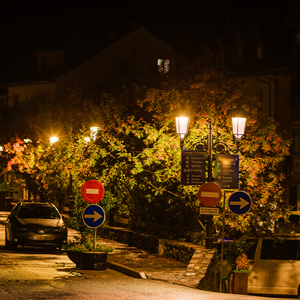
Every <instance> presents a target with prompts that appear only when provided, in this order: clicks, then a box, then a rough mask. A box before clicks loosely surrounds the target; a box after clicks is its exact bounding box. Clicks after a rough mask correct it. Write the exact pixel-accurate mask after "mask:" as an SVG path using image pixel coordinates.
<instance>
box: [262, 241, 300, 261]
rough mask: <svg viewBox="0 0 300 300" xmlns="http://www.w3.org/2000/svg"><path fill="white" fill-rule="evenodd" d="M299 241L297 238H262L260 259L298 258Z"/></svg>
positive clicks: (299, 258) (299, 257)
mask: <svg viewBox="0 0 300 300" xmlns="http://www.w3.org/2000/svg"><path fill="white" fill-rule="evenodd" d="M299 250H300V241H297V240H271V239H270V240H269V239H266V240H263V243H262V248H261V255H260V258H261V259H275V260H300V253H299Z"/></svg>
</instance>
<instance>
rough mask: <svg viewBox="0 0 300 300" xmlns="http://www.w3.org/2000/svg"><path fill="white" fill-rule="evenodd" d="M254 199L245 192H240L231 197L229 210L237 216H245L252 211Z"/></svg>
mask: <svg viewBox="0 0 300 300" xmlns="http://www.w3.org/2000/svg"><path fill="white" fill-rule="evenodd" d="M251 205H252V199H251V197H250V195H249V194H248V193H246V192H244V191H238V192H235V193H233V194H231V196H230V197H229V200H228V206H229V209H230V210H231V211H232V212H233V213H234V214H237V215H243V214H245V213H247V212H248V211H249V210H250V209H251Z"/></svg>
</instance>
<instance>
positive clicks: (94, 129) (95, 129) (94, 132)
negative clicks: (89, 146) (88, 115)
mask: <svg viewBox="0 0 300 300" xmlns="http://www.w3.org/2000/svg"><path fill="white" fill-rule="evenodd" d="M99 130H100V127H97V126H94V127H90V131H91V139H92V141H93V142H94V141H95V140H96V138H97V133H98V131H99Z"/></svg>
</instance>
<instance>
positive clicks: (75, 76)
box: [57, 28, 184, 90]
mask: <svg viewBox="0 0 300 300" xmlns="http://www.w3.org/2000/svg"><path fill="white" fill-rule="evenodd" d="M158 58H162V59H166V58H168V59H171V68H172V67H174V66H175V64H176V63H177V62H178V63H179V61H180V60H182V61H184V59H183V58H182V57H180V56H179V55H178V54H176V53H175V52H174V50H173V49H172V48H170V47H169V46H167V45H166V44H165V43H163V42H161V41H160V40H159V39H157V38H156V37H155V36H153V35H152V34H151V33H149V32H148V31H146V30H145V29H143V28H141V29H138V30H137V31H135V32H134V33H132V34H130V35H128V36H126V37H125V38H123V39H122V40H120V41H118V42H116V43H115V44H113V45H112V46H110V47H109V48H107V49H105V50H104V51H102V52H100V53H99V54H97V55H95V56H94V57H92V58H91V59H89V60H88V61H86V62H84V63H83V64H81V65H79V66H78V67H76V68H74V69H73V70H71V71H70V72H68V73H66V74H64V75H62V76H59V77H58V78H57V84H58V90H62V89H64V88H69V87H72V86H74V87H79V88H83V89H85V90H91V89H94V88H95V87H97V86H99V85H100V86H104V87H105V85H108V86H109V85H111V84H112V83H114V84H126V83H129V82H130V81H132V79H133V78H134V77H135V76H140V77H141V78H142V79H144V80H146V79H147V78H148V77H149V76H151V75H153V74H158V67H157V59H158Z"/></svg>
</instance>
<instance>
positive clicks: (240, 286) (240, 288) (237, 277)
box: [228, 272, 249, 295]
mask: <svg viewBox="0 0 300 300" xmlns="http://www.w3.org/2000/svg"><path fill="white" fill-rule="evenodd" d="M248 274H249V273H237V272H233V273H230V274H228V290H229V293H232V294H241V295H247V294H248Z"/></svg>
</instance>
